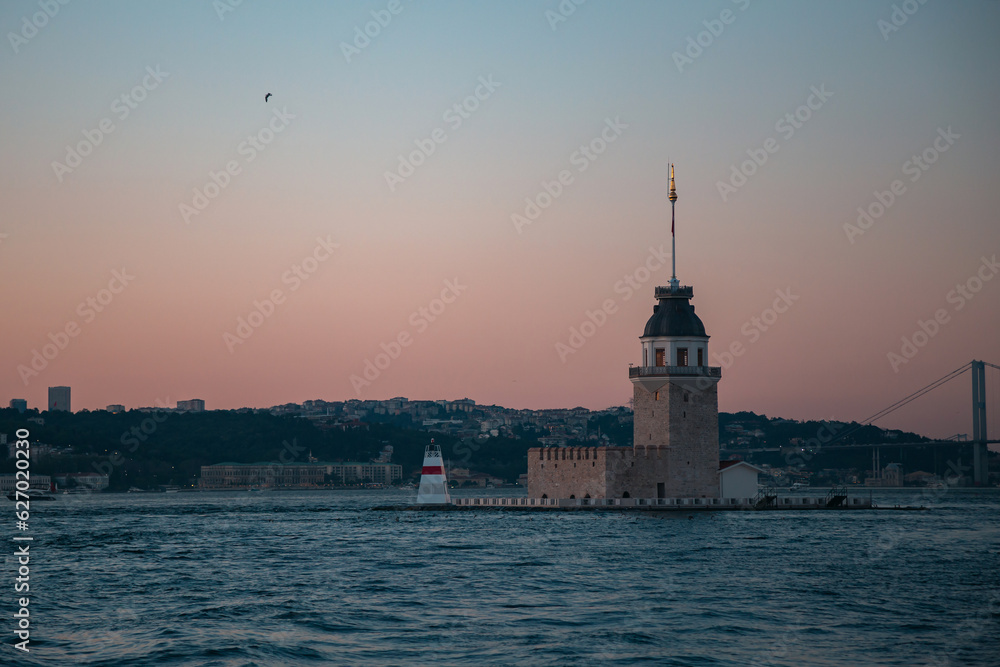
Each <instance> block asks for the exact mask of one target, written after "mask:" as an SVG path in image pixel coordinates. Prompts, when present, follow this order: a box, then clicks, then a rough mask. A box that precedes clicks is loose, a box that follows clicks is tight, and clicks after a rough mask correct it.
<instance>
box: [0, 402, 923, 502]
mask: <svg viewBox="0 0 1000 667" xmlns="http://www.w3.org/2000/svg"><path fill="white" fill-rule="evenodd" d="M490 410H492V411H494V412H496V411H497V410H503V408H498V407H497V406H490ZM544 412H545V411H538V412H536V413H535V415H536V416H535V417H534V418H533V419H534V422H535V423H533V424H518V425H515V426H513V427H510V428H506V429H504V433H503V434H501V437H486V436H485V435H482V434H480V433H479V428H478V427H479V423H478V421H477V418H476V417H475V416H473V415H466V416H464V417H463V419H465V420H466V422H465V423H466V424H467V425H468V428H467V429H465V430H464V431H462V433H463V434H464V435H461V436H460V435H454V434H448V433H438V432H433V431H432V430H431V429H432V428H433V427H428V429H423V428H422V427H420V426H418V425H415V424H414V423H412V422H411V420H410V419H406V420H403V419H394V420H393V419H386V417H384V416H382V417H378V416H377V415H375V414H372V415H370V419H369V418H367V417H366V418H365V419H364V421H362V422H360V423H358V422H355V423H354V425H353V426H350V425H345V424H340V425H334V424H332V423H324V420H323V419H305V418H301V417H295V416H275V415H273V414H271V413H270V412H269V411H264V410H232V411H228V410H216V411H209V412H199V413H193V412H187V413H177V412H160V413H155V414H154V413H150V412H140V411H137V410H132V411H129V412H122V413H114V414H113V413H109V412H105V411H103V410H100V411H94V412H88V411H81V412H76V413H72V414H70V413H65V412H44V413H41V414H39V413H38V412H37V411H30V410H29V411H28V413H26V414H19V413H18V412H17V411H16V410H13V409H0V433H6V434H7V435H8V441H11V440H13V438H14V433H15V431H16V430H17V429H18V428H25V427H27V428H29V430H30V431H31V440H32V441H33V442H40V443H44V444H46V445H51V446H54V447H56V448H68V450H64V451H63V452H62V453H59V454H58V455H54V456H48V457H43V458H41V459H40V460H38V461H36V462H34V463H33V464H32V467H31V470H32V471H33V472H35V473H37V474H51V473H57V472H90V471H95V470H96V471H101V472H106V471H107V472H110V480H111V489H112V490H125V489H128V488H129V487H130V486H136V487H139V488H155V487H156V486H157V485H161V484H177V485H181V486H187V485H191V484H195V483H196V480H197V477H198V475H199V472H200V468H201V466H203V465H209V464H213V463H221V462H224V461H234V462H240V463H253V462H259V461H277V460H279V457H280V458H281V460H285V461H299V462H305V461H306V460H307V457H308V455H309V454H310V452H311V454H312V455H313V456H314V457H315V458H317V459H319V460H320V461H349V460H356V461H368V460H372V459H373V458H375V457H376V456H377V455H378V453H379V451H380V450H381V449H382V447H383V446H384V445H387V444H390V445H392V446H393V449H394V451H393V459H392V460H393V462H394V463H399V464H401V465H402V466H403V470H404V472H403V474H404V478H408V477H409V476H410V475H411V474H414V473H417V472H418V471H419V469H420V465H421V462H422V456H423V450H424V446H425V445H426V444H427V443H428V442H429V441H430V438H431V437H433V438H435V440H436V442H437V443H438V444H440V445H441V447H442V450H443V452H444V455H445V458H446V459H447V460H448V461H449V463H450V465H451V466H453V467H461V468H470V469H472V470H473V471H477V472H485V473H488V474H490V475H494V476H497V477H500V478H503V479H506V480H508V481H514V480H516V478H517V476H518V475H519V474H521V473H523V472H525V471H526V469H527V463H526V455H527V450H528V448H529V447H535V446H538V445H539V442H538V438H541V437H545V436H546V435H549V434H550V433H551V432H552V431H553V430H554V429H553V428H547V427H546V426H545V421H544V414H543V416H542V417H538V416H537V415H538V414H539V413H544ZM37 416H41V417H42V418H43V419H44V421H45V424H44V426H39V425H37V424H34V423H29V422H27V418H28V417H37ZM376 419H378V420H379V421H375V420H376ZM393 422H394V423H393ZM581 423H582V424H583V426H582V427H580V428H577V429H576V431H575V432H576V433H577V436H576V437H577V438H578V439H574V438H573V437H569V438H567V439H565V441H564V442H565V444H566V445H570V446H573V445H577V446H588V445H589V446H593V445H596V444H599V443H604V444H612V445H620V446H629V445H631V443H632V421H631V418H630V414H628V413H627V412H622V411H619V412H617V413H614V414H608V413H607V412H606V411H605V412H601V413H596V412H595V413H590V416H589V417H587V416H586V415H585V416H584V417H583V419H582V421H581ZM719 427H720V428H719V433H720V441H721V444H722V447H723V448H734V449H747V448H759V447H768V448H774V447H793V446H796V444H797V443H810V442H811V441H813V440H815V439H816V438H817V434H820V435H821V437H822V434H823V433H833V434H843V433H847V432H850V434H849V435H847V436H846V437H844V438H843V441H844V442H882V441H885V440H886V438H887V437H890V438H898V440H899V441H903V440H905V441H911V442H912V441H918V440H923V439H924V438H922V437H921V436H918V435H916V434H912V433H903V432H898V431H895V432H890V433H889V434H887V433H886V432H884V431H882V429H879V428H876V427H872V426H868V427H863V428H860V429H857V430H853V431H852V427H851V425H845V424H828V423H826V422H796V421H791V420H785V419H771V418H768V417H766V416H764V415H757V414H754V413H752V412H739V413H736V414H725V413H723V414H720V415H719ZM470 433H471V434H476V435H475V436H470V435H469V434H470ZM816 442H818V441H816ZM813 446H815V442H814V443H813ZM282 452H285V453H284V454H282ZM828 456H830V455H829V454H824V455H823V457H822V459H821V458H819V457H815V456H811V457H809V460H807V461H804V462H800V463H801V464H802V465H803V466H805V467H808V468H814V467H815V466H817V465H820V464H822V465H824V466H826V467H844V466H841V465H840V464H841V463H843V462H844V461H842V460H841V459H845V456H844V455H843V454H839V455H837V456H836V457H835V458H836V459H837V460H835V461H833V463H831V460H832V459H831V460H828ZM861 456H862V457H864V456H868V455H867V454H863V453H862V454H861ZM750 458H751V459H752V460H755V461H760V462H770V463H772V464H773V465H781V466H784V465H788V463H789V462H788V461H786V460H785V458H783V456H782V455H775V456H765V455H757V454H754V455H753V456H751V457H750ZM846 458H847V459H850V460H851V461H852V462H855V459H857V458H858V456H857V453H852V454H851V455H850V456H847V457H846ZM862 463H863V461H862ZM834 464H836V465H834ZM0 468H2V471H3V472H11V471H13V469H14V468H13V460H11V459H0Z"/></svg>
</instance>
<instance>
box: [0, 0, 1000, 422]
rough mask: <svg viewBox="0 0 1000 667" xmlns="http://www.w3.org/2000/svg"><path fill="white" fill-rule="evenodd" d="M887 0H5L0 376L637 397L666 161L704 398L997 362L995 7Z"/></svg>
mask: <svg viewBox="0 0 1000 667" xmlns="http://www.w3.org/2000/svg"><path fill="white" fill-rule="evenodd" d="M564 5H565V6H566V7H575V9H573V10H572V11H571V12H570V11H567V10H566V9H565V7H564ZM901 5H906V8H907V9H910V8H911V6H910V5H908V4H906V3H893V2H885V3H881V2H880V3H862V2H845V3H838V4H837V5H829V6H825V5H816V6H800V5H799V4H795V3H790V2H786V3H778V4H775V5H763V4H760V5H758V3H755V2H749V1H748V0H740V1H737V2H717V3H714V4H710V5H696V6H692V5H685V4H680V3H676V4H675V3H654V2H632V3H628V4H624V5H610V4H603V3H599V2H587V3H584V4H581V5H575V4H573V3H562V4H560V3H557V2H547V3H519V2H514V3H506V4H504V5H478V6H469V5H466V4H463V3H451V2H440V3H431V4H427V5H417V4H410V3H407V2H395V1H388V2H371V3H364V4H356V5H342V6H327V5H324V4H321V3H302V4H298V5H295V6H294V7H285V8H277V7H268V6H257V5H253V4H252V3H243V4H241V5H239V6H235V7H233V6H231V5H230V4H229V3H223V4H222V5H213V4H212V3H207V2H186V3H180V2H179V3H150V4H146V5H142V6H130V5H103V6H97V7H89V6H84V5H76V4H73V3H71V4H68V5H58V11H57V12H56V13H55V14H53V15H51V16H48V15H47V16H48V18H47V19H46V20H45V22H44V25H42V26H40V27H39V26H37V25H35V24H32V20H33V17H34V15H35V14H36V12H38V11H40V10H39V9H38V7H39V6H38V5H37V4H35V3H17V4H8V5H5V6H4V7H3V8H0V26H2V27H4V28H5V30H4V31H3V32H4V34H5V35H7V36H8V38H7V40H5V41H6V42H7V44H6V46H5V47H4V49H3V50H2V55H0V68H2V71H3V72H4V74H5V78H6V80H7V81H8V89H12V90H14V91H17V93H18V94H16V95H9V96H6V97H5V99H4V100H2V101H0V109H2V113H0V131H2V132H3V135H4V136H5V137H7V138H8V143H9V149H8V151H5V154H4V156H2V157H0V174H2V178H0V188H2V190H0V192H2V196H3V200H4V202H5V205H6V206H5V208H6V211H5V217H4V220H3V221H2V222H0V276H2V285H3V287H2V288H0V293H2V294H3V302H4V303H5V305H6V311H7V312H8V313H10V314H11V315H12V316H13V318H14V320H13V326H9V327H8V330H9V332H10V333H9V334H8V335H7V336H6V337H5V345H4V350H5V355H4V359H5V364H4V368H3V372H2V373H0V396H3V397H4V399H3V400H4V403H3V404H6V402H7V401H8V400H10V399H12V398H25V399H27V401H28V404H29V406H40V405H44V404H45V403H46V391H47V388H48V387H54V386H70V387H73V389H74V391H73V394H74V396H73V406H74V407H75V408H76V409H77V410H79V409H81V408H86V409H90V410H93V409H103V408H104V407H105V406H106V405H109V404H125V405H126V406H129V407H131V406H137V405H154V404H156V402H157V401H158V400H160V401H162V400H167V399H169V400H171V401H175V400H177V399H178V398H180V399H185V397H191V396H197V397H200V398H202V399H204V400H205V402H206V403H207V404H208V405H210V406H212V408H214V409H227V408H240V407H244V406H248V407H261V408H264V407H269V406H274V405H280V404H283V403H288V402H298V403H301V402H302V401H304V400H309V399H324V400H329V401H337V400H348V399H353V398H360V399H386V398H390V397H395V396H407V397H409V398H411V399H431V400H432V399H458V398H463V397H468V398H471V399H474V400H476V401H477V402H478V403H484V404H498V405H504V406H510V407H512V408H532V409H546V408H558V407H567V408H568V407H575V406H583V407H587V408H589V409H602V408H605V407H608V406H612V405H624V404H627V401H628V399H629V396H630V391H631V385H630V383H629V381H628V374H627V368H628V365H629V364H635V365H640V364H641V363H642V359H641V349H640V346H639V340H638V337H639V335H640V334H641V333H642V327H643V325H644V323H645V322H646V320H647V319H648V318H649V316H650V315H651V313H652V306H653V305H654V304H655V303H656V302H655V300H654V298H653V288H654V287H655V286H656V285H664V284H667V282H668V281H669V279H670V262H671V259H672V258H671V253H670V208H669V201H668V200H667V176H668V174H667V164H668V161H669V162H673V163H675V164H676V169H677V174H676V175H677V190H678V201H677V220H676V230H677V256H676V261H677V275H678V279H679V280H680V282H681V284H684V285H692V286H693V287H694V298H693V300H692V303H693V305H694V306H695V308H696V310H697V313H698V314H699V316H700V317H701V319H702V320H703V321H704V323H705V327H706V329H707V332H708V334H709V335H710V336H711V339H710V341H709V345H708V357H709V363H710V364H711V365H713V366H722V367H723V371H722V377H723V381H722V382H721V384H720V390H719V409H720V410H722V411H726V412H736V411H740V410H749V411H754V412H757V413H762V414H766V415H768V416H771V417H784V418H790V419H802V420H806V419H837V420H842V421H860V420H862V419H865V418H867V417H869V416H870V415H872V414H874V413H876V412H877V411H878V410H880V409H882V408H884V407H886V406H888V405H890V404H891V403H893V402H894V401H896V400H898V399H900V398H902V397H903V396H906V395H907V394H910V393H911V392H913V391H915V390H917V389H919V388H920V387H922V386H924V385H926V384H928V383H929V382H931V381H933V380H935V379H937V378H939V377H941V376H943V375H945V374H946V373H948V372H949V371H952V370H954V369H955V368H957V367H960V366H962V365H963V364H965V363H967V362H968V361H969V360H970V359H985V360H986V361H989V362H993V363H998V362H1000V342H998V341H997V336H996V334H995V332H996V330H997V327H998V326H1000V281H997V280H993V277H994V276H995V274H996V273H997V272H1000V265H998V264H997V262H996V259H995V255H996V254H997V252H998V251H1000V227H998V226H997V224H996V219H995V211H996V210H997V209H998V205H1000V193H997V192H996V189H995V188H992V187H991V182H990V181H991V177H992V176H993V174H994V173H995V162H996V158H995V156H996V155H997V154H1000V133H998V131H997V129H998V128H997V121H996V118H995V114H994V113H993V111H992V110H993V109H995V108H996V107H997V102H998V101H1000V87H998V85H997V83H996V81H995V77H994V76H992V73H993V66H995V65H996V64H997V62H998V61H1000V58H998V56H1000V53H998V51H1000V46H998V45H997V43H996V40H995V39H994V36H993V32H994V31H993V30H992V28H993V27H994V26H996V25H997V24H998V19H1000V6H998V5H997V4H996V3H990V2H970V3H963V4H961V5H947V4H945V3H927V4H919V3H913V7H916V9H914V10H913V11H912V12H910V11H905V12H904V11H903V9H901V8H900V7H901ZM218 6H222V7H228V9H222V10H220V9H218ZM561 8H562V9H561ZM230 10H231V11H230ZM24 20H27V21H28V23H27V24H26V23H24ZM39 23H41V21H39ZM27 26H34V30H32V29H31V28H30V27H27ZM366 30H367V33H366ZM10 35H14V36H15V37H14V38H11V37H10ZM598 44H603V45H609V44H613V45H615V46H614V48H597V46H596V45H598ZM789 54H795V57H794V58H792V57H790V55H789ZM267 93H271V97H270V98H269V99H268V100H267V101H265V95H266V94H267ZM83 153H86V154H85V155H84V154H83ZM588 331H592V335H589V336H588V335H585V334H586V333H587V332H588ZM734 345H735V346H737V347H736V348H735V349H738V350H740V353H739V354H735V353H733V350H734V347H733V346H734ZM46 346H51V347H50V348H49V350H48V351H49V352H52V351H54V353H53V354H50V355H44V354H42V352H43V350H45V347H46ZM35 351H38V353H39V354H40V355H42V359H41V360H38V359H36V355H35V354H34V352H35ZM911 352H912V354H910V353H911ZM379 355H384V356H381V357H380V356H379ZM46 356H50V357H51V358H45V357H46ZM386 360H387V361H388V363H382V362H384V361H386ZM33 363H34V366H33ZM376 363H378V364H379V365H380V366H383V367H381V368H379V367H376ZM21 369H29V371H28V372H25V371H24V370H21ZM372 369H374V370H372ZM366 371H367V375H366ZM987 390H988V392H989V396H990V397H991V400H992V397H993V396H994V394H993V393H992V392H995V391H996V390H995V389H992V388H991V387H989V386H988V387H987ZM970 393H971V389H970V387H969V382H968V380H967V378H963V379H959V380H957V381H955V382H952V383H950V384H949V385H948V386H947V387H945V388H942V389H941V390H938V391H937V392H935V395H934V396H933V397H931V398H929V399H924V400H925V401H926V402H923V403H921V402H916V403H914V404H913V406H911V407H908V408H906V409H904V410H901V411H900V412H899V413H897V414H894V415H893V416H892V417H891V418H890V419H888V420H886V422H885V423H883V422H878V423H877V425H878V426H881V427H884V428H900V429H905V430H908V431H914V432H918V433H923V434H926V435H929V436H936V437H947V436H950V435H953V434H955V433H968V432H969V431H970V428H971V426H970V422H971V410H970V409H969V398H970ZM991 405H995V401H994V402H993V403H991ZM997 418H1000V415H996V414H995V412H991V413H990V421H992V422H993V423H994V424H1000V422H998V421H996V419H997Z"/></svg>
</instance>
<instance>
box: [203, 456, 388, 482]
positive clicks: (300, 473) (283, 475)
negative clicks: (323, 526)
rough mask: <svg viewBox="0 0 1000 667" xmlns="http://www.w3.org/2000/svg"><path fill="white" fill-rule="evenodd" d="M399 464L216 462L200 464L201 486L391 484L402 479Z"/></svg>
mask: <svg viewBox="0 0 1000 667" xmlns="http://www.w3.org/2000/svg"><path fill="white" fill-rule="evenodd" d="M402 479H403V467H402V466H401V465H398V464H394V463H377V462H369V463H360V462H353V461H345V462H339V461H338V462H332V463H324V462H322V461H321V462H316V463H266V462H262V463H217V464H215V465H209V466H202V467H201V478H200V479H199V480H198V486H199V487H200V488H202V489H235V488H249V487H259V488H273V487H298V488H310V487H319V486H325V485H328V484H340V485H343V484H361V483H366V482H369V483H375V484H386V485H388V484H394V483H396V482H399V481H402Z"/></svg>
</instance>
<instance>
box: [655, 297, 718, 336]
mask: <svg viewBox="0 0 1000 667" xmlns="http://www.w3.org/2000/svg"><path fill="white" fill-rule="evenodd" d="M693 296H694V290H693V289H692V288H690V287H680V288H678V289H676V290H674V291H672V290H670V289H669V288H667V289H664V288H662V287H658V288H657V289H656V298H657V299H659V303H658V304H657V305H655V306H653V316H652V317H650V318H649V320H647V322H646V329H645V330H644V331H643V333H642V337H643V338H653V337H662V336H672V337H673V336H683V337H698V338H702V337H707V335H706V334H705V325H704V324H702V321H701V318H699V317H698V316H697V315H695V313H694V306H692V305H691V303H690V301H689V300H690V299H691V298H692V297H693Z"/></svg>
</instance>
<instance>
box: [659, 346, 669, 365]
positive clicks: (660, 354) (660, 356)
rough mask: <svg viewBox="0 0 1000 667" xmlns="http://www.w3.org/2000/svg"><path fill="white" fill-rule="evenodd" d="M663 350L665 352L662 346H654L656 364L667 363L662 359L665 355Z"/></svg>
mask: <svg viewBox="0 0 1000 667" xmlns="http://www.w3.org/2000/svg"><path fill="white" fill-rule="evenodd" d="M665 352H666V350H664V349H663V348H662V347H658V348H656V365H657V366H666V365H667V363H666V361H665V359H664V358H665V357H666V354H665Z"/></svg>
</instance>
